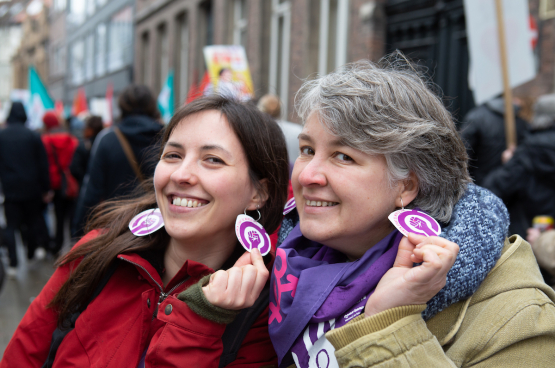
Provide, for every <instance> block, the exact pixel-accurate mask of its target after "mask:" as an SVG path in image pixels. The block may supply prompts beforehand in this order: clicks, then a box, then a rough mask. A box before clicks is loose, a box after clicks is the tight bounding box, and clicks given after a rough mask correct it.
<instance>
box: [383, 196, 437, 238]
mask: <svg viewBox="0 0 555 368" xmlns="http://www.w3.org/2000/svg"><path fill="white" fill-rule="evenodd" d="M387 218H388V219H389V221H391V223H393V225H395V227H396V228H397V230H399V231H400V232H401V233H402V234H403V235H404V236H409V233H413V234H418V235H424V236H439V234H441V227H440V226H439V223H438V222H437V221H436V220H435V219H434V218H433V217H431V216H430V215H428V214H427V213H425V212H423V211H420V210H417V209H410V210H406V209H405V205H404V203H403V197H401V209H400V210H397V211H394V212H391V214H390V215H389V216H388V217H387Z"/></svg>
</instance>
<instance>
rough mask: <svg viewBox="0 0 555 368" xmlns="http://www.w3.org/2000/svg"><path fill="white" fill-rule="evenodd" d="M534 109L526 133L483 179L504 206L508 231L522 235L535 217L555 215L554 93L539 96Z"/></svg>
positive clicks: (524, 236)
mask: <svg viewBox="0 0 555 368" xmlns="http://www.w3.org/2000/svg"><path fill="white" fill-rule="evenodd" d="M534 110H535V111H534V112H535V115H534V118H533V120H532V122H531V123H530V125H531V132H530V135H529V136H528V137H527V138H526V139H525V140H524V142H523V143H522V144H521V145H519V146H518V147H517V148H516V150H515V151H514V154H513V155H512V157H511V158H510V159H509V160H508V162H507V163H506V164H504V165H503V166H501V167H499V168H498V169H496V170H494V171H492V172H491V173H490V174H489V175H488V176H487V177H486V178H485V179H484V182H483V186H484V187H486V188H487V189H489V190H491V191H492V192H493V193H494V194H495V195H497V196H498V197H500V198H501V199H502V200H503V201H504V202H505V204H506V205H507V208H508V210H509V215H510V218H511V224H510V226H509V233H510V234H518V235H520V236H522V237H523V238H526V230H527V229H528V228H529V227H531V226H532V219H533V218H534V217H535V216H538V215H547V216H552V217H555V94H552V95H545V96H542V97H540V98H539V99H538V102H537V103H536V105H535V108H534ZM507 153H508V154H510V153H511V151H510V150H507Z"/></svg>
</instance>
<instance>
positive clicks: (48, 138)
mask: <svg viewBox="0 0 555 368" xmlns="http://www.w3.org/2000/svg"><path fill="white" fill-rule="evenodd" d="M42 121H43V123H44V129H45V133H44V134H43V135H42V142H43V143H44V148H46V152H47V154H48V164H49V172H50V187H51V189H52V191H53V192H54V198H53V203H54V213H55V216H56V235H55V237H54V245H53V246H52V247H51V248H50V252H51V253H52V254H58V253H59V252H60V250H61V249H62V246H63V244H64V238H65V236H64V233H65V230H64V229H65V224H66V222H68V221H70V214H71V213H72V211H73V209H72V207H73V206H74V203H75V198H76V197H75V196H74V195H72V194H68V191H67V189H68V188H67V185H70V184H71V183H68V182H67V181H68V180H75V179H74V178H71V177H68V175H71V174H69V165H70V164H71V160H72V159H73V154H74V152H75V149H76V148H77V145H78V144H79V142H78V141H77V138H75V137H74V136H73V135H71V134H70V133H68V132H67V131H66V129H65V128H64V127H62V126H61V124H60V118H59V117H58V115H57V114H56V113H54V112H53V111H48V112H46V113H45V114H44V116H43V118H42ZM75 194H76V193H75Z"/></svg>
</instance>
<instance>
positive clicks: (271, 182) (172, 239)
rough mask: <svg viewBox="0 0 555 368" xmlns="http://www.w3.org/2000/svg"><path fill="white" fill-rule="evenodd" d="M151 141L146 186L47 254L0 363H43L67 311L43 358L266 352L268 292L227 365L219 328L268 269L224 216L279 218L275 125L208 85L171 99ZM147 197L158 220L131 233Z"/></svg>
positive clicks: (181, 360)
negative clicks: (187, 98)
mask: <svg viewBox="0 0 555 368" xmlns="http://www.w3.org/2000/svg"><path fill="white" fill-rule="evenodd" d="M160 147H161V152H160V161H159V163H158V164H157V167H156V171H155V174H154V180H153V181H152V183H150V184H149V186H148V187H147V188H146V193H145V194H144V195H142V196H140V197H139V198H130V199H124V200H114V201H110V202H108V203H105V204H103V205H102V206H101V207H99V208H98V209H97V211H96V213H95V215H94V218H93V219H92V221H91V222H90V224H89V226H88V228H89V229H91V230H92V229H95V230H92V231H91V232H89V233H88V235H86V236H85V237H84V238H83V239H82V240H81V242H80V243H78V244H77V245H76V246H75V247H74V248H73V250H72V251H71V252H70V253H69V254H67V255H66V256H65V257H64V258H62V259H61V260H60V261H59V262H58V265H57V266H58V268H57V270H56V271H55V273H54V275H53V276H52V278H51V279H50V280H49V282H48V284H47V285H46V286H45V287H44V289H43V290H42V292H41V294H40V295H39V296H38V297H37V298H36V299H35V300H34V301H33V303H32V304H31V306H30V307H29V310H28V311H27V313H26V315H25V317H24V318H23V320H22V321H21V323H20V325H19V327H18V329H17V330H16V332H15V334H14V336H13V338H12V340H11V342H10V344H9V345H8V347H7V349H6V351H5V353H4V357H3V360H2V362H1V363H0V367H2V368H4V367H14V366H27V367H40V366H42V365H43V363H44V362H45V361H46V360H47V356H48V355H49V349H50V346H51V340H52V335H53V332H54V331H55V329H56V327H57V326H58V327H59V328H60V330H61V331H63V329H64V328H67V326H66V325H67V324H68V320H69V324H72V325H74V329H73V330H71V331H70V332H69V333H68V334H67V335H66V336H65V338H63V340H62V341H61V344H60V345H59V348H58V350H57V352H56V353H55V360H54V361H53V366H54V367H66V366H79V367H84V366H95V367H96V366H103V367H106V366H110V367H145V366H146V367H148V366H163V367H170V366H171V367H173V366H181V367H216V366H218V365H220V366H222V365H226V366H229V367H231V366H241V367H260V366H265V365H270V366H271V365H273V364H275V362H276V355H275V352H274V350H273V348H272V344H271V342H270V339H269V336H268V328H267V320H268V308H267V305H268V302H267V299H265V300H263V305H264V308H263V309H264V310H263V312H262V313H260V315H259V316H258V318H256V320H255V321H254V323H253V324H252V326H251V327H250V329H249V330H248V332H247V333H246V336H245V337H244V339H243V342H242V344H241V346H240V347H239V348H238V350H237V351H236V352H235V353H236V355H235V357H234V358H235V359H231V360H233V361H232V362H231V363H229V364H228V365H227V363H228V362H229V361H230V359H228V358H226V359H228V360H226V361H225V364H224V363H223V362H224V360H223V358H224V357H222V352H223V351H224V349H225V346H223V343H222V336H223V335H224V334H225V333H229V330H228V328H226V324H229V323H231V322H232V321H233V320H234V319H235V318H236V316H237V315H238V313H239V312H240V311H241V310H243V309H245V308H249V307H251V306H252V305H253V304H255V302H256V301H257V300H259V294H260V293H261V291H262V290H263V288H264V286H265V284H266V281H267V279H268V275H269V273H268V270H267V267H269V266H270V261H271V259H266V262H264V260H263V258H262V256H261V253H260V252H259V251H258V250H257V248H253V251H252V252H251V253H250V254H249V253H245V252H244V249H242V247H241V246H240V245H239V243H238V241H237V238H236V235H235V224H236V217H237V216H238V215H243V213H244V212H245V213H247V214H251V215H253V217H254V218H255V219H256V218H257V217H259V220H258V221H259V222H260V224H261V225H262V226H263V227H264V228H265V229H266V231H267V232H268V233H271V232H274V231H275V230H276V228H277V227H278V226H279V223H280V221H281V218H282V209H283V205H284V203H285V200H286V196H287V184H288V163H287V151H286V148H285V141H284V138H283V134H282V133H281V131H280V129H279V127H278V125H277V124H276V123H275V122H274V121H273V120H272V119H271V118H269V117H267V116H266V115H265V114H263V113H261V112H259V111H258V110H257V109H256V107H255V106H254V105H252V104H243V103H240V102H235V101H232V100H229V99H226V98H223V97H211V98H205V99H201V100H197V101H195V102H193V103H190V104H188V105H186V106H185V107H184V108H182V109H181V110H179V111H178V112H177V113H176V114H175V116H174V117H173V118H172V120H171V121H170V123H169V125H168V127H167V128H166V130H165V132H164V135H163V138H162V142H161V146H160ZM153 208H158V209H159V211H160V213H161V217H162V218H163V223H164V227H162V228H160V229H159V230H157V231H155V232H152V233H150V234H149V235H146V236H136V235H135V234H134V233H133V232H132V231H130V228H129V227H133V224H130V222H131V221H132V219H133V218H134V217H135V216H136V215H137V214H140V213H142V212H143V211H145V210H149V209H153ZM258 215H260V216H258ZM267 258H271V257H267ZM265 263H266V264H265ZM114 265H115V266H114ZM114 269H115V271H114ZM216 270H217V271H216ZM215 271H216V272H215ZM110 272H113V274H112V275H111V277H109V279H108V281H107V283H105V285H104V286H103V287H102V288H101V291H100V293H99V294H98V296H97V297H96V298H94V299H92V301H91V297H93V296H94V294H95V293H98V288H99V285H102V283H104V282H106V280H105V279H106V276H105V275H107V274H108V275H109V274H110ZM259 304H260V303H259ZM83 306H84V307H86V309H84V310H82V309H83ZM79 312H81V314H80V316H79V317H78V318H75V316H77V315H78V313H79ZM72 317H73V318H72ZM56 331H58V330H56ZM231 332H232V333H234V332H235V331H231ZM50 354H52V352H50ZM51 358H52V357H51V356H50V357H48V359H50V360H52V359H51Z"/></svg>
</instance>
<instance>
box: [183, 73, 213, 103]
mask: <svg viewBox="0 0 555 368" xmlns="http://www.w3.org/2000/svg"><path fill="white" fill-rule="evenodd" d="M209 83H210V76H209V75H208V72H205V73H204V76H203V77H202V81H200V84H199V85H198V86H197V85H196V83H195V82H194V81H193V83H192V84H191V87H190V88H189V93H188V94H187V101H186V103H189V102H191V101H194V100H196V99H197V98H199V97H202V95H203V93H204V90H205V89H206V86H207V85H208V84H209Z"/></svg>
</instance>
